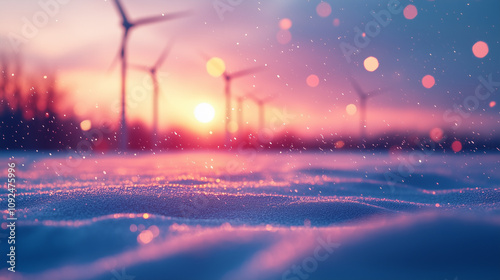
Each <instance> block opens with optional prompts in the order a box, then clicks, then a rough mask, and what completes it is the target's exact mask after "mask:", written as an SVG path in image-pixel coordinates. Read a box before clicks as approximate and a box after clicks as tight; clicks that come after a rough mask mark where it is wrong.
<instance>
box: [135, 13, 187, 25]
mask: <svg viewBox="0 0 500 280" xmlns="http://www.w3.org/2000/svg"><path fill="white" fill-rule="evenodd" d="M191 14H192V13H191V11H184V12H177V13H171V14H165V15H163V16H155V17H147V18H142V19H139V20H136V21H134V22H133V24H134V25H143V24H152V23H156V22H162V21H168V20H174V19H178V18H183V17H187V16H189V15H191Z"/></svg>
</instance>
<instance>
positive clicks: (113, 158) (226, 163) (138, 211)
mask: <svg viewBox="0 0 500 280" xmlns="http://www.w3.org/2000/svg"><path fill="white" fill-rule="evenodd" d="M9 156H11V154H9V155H7V154H3V155H2V157H1V158H2V159H1V160H0V164H1V166H4V167H5V171H2V182H3V186H4V188H3V189H2V193H1V196H0V197H1V199H2V203H1V205H2V207H3V208H4V209H1V210H2V214H3V220H4V221H6V218H7V214H8V213H7V211H6V210H7V203H6V198H7V191H6V188H5V186H6V182H7V178H6V174H7V171H6V170H7V162H9V161H10V160H9V159H8V157H9ZM13 161H15V162H16V163H17V166H18V167H17V170H16V172H17V173H16V175H17V176H18V185H17V191H18V192H17V197H16V206H17V216H18V217H19V220H18V222H17V227H16V256H17V257H16V270H17V272H16V273H11V272H8V271H6V269H2V273H1V274H0V278H1V279H37V280H42V279H50V280H53V279H106V280H109V279H115V280H124V279H136V280H142V279H173V280H176V279H225V280H226V279H227V280H229V279H235V280H245V279H259V280H266V279H290V280H292V279H293V280H299V279H300V280H302V279H442V280H444V279H450V280H452V279H459V280H463V279H500V172H499V171H500V170H499V169H500V164H499V163H500V156H499V155H498V154H493V155H484V154H482V155H479V154H478V155H464V154H460V155H443V154H432V155H426V156H423V157H420V158H418V159H416V158H415V157H414V156H411V155H410V154H407V153H404V152H403V153H400V154H396V155H389V154H386V153H375V154H372V153H329V154H316V153H302V154H300V153H279V152H276V153H258V154H253V153H244V152H241V153H234V154H233V153H209V152H205V153H169V154H159V155H146V154H137V155H134V154H131V155H126V156H117V155H92V156H88V157H87V158H86V159H85V160H80V159H78V158H73V159H71V160H68V159H67V157H63V156H58V155H52V156H49V155H44V156H40V155H38V154H16V155H15V156H14V160H13ZM401 180H403V181H401ZM394 181H397V182H396V183H394ZM2 227H3V228H4V229H3V230H2V233H4V235H3V236H1V242H0V247H1V252H2V256H3V257H2V259H3V260H4V261H2V265H1V267H2V268H5V267H6V266H7V264H6V262H5V259H6V256H5V254H4V252H7V244H6V240H7V238H6V235H5V233H6V232H7V231H6V229H5V227H6V223H5V222H3V224H2Z"/></svg>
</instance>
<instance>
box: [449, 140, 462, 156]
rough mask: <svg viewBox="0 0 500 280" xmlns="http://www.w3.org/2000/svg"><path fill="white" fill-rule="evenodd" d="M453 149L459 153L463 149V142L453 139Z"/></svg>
mask: <svg viewBox="0 0 500 280" xmlns="http://www.w3.org/2000/svg"><path fill="white" fill-rule="evenodd" d="M451 149H452V150H453V151H454V152H455V153H458V152H460V151H461V150H462V143H461V142H460V141H458V140H457V141H453V143H452V144H451Z"/></svg>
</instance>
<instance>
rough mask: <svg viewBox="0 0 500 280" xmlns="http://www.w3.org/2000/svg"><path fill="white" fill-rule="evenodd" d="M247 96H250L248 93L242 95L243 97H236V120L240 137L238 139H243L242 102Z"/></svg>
mask: <svg viewBox="0 0 500 280" xmlns="http://www.w3.org/2000/svg"><path fill="white" fill-rule="evenodd" d="M248 96H250V93H248V94H246V95H243V96H238V97H237V98H236V101H237V104H238V109H237V110H238V111H237V114H238V115H237V120H238V134H239V136H240V139H241V138H242V137H243V134H242V133H243V100H245V99H246V98H247V97H248Z"/></svg>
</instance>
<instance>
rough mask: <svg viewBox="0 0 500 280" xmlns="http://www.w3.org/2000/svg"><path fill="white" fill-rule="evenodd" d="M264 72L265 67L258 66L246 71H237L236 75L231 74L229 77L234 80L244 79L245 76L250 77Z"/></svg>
mask: <svg viewBox="0 0 500 280" xmlns="http://www.w3.org/2000/svg"><path fill="white" fill-rule="evenodd" d="M262 70H264V66H257V67H253V68H248V69H245V70H240V71H236V72H234V73H231V74H229V76H230V77H231V78H232V79H235V78H240V77H243V76H248V75H251V74H255V73H257V72H260V71H262Z"/></svg>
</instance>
